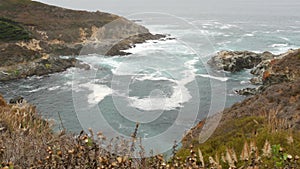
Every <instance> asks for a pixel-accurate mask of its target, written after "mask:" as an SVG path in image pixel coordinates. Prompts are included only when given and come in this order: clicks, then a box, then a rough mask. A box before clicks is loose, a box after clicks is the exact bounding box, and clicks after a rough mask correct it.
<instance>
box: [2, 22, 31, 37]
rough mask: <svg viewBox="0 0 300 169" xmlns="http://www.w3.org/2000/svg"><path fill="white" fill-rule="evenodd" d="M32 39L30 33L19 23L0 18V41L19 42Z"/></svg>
mask: <svg viewBox="0 0 300 169" xmlns="http://www.w3.org/2000/svg"><path fill="white" fill-rule="evenodd" d="M29 39H31V37H30V33H29V32H28V31H27V30H26V29H25V28H23V27H22V26H21V25H20V24H18V23H17V22H14V21H12V20H9V19H7V18H0V41H4V42H8V41H18V40H29Z"/></svg>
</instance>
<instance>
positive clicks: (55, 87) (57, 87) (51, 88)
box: [48, 86, 60, 91]
mask: <svg viewBox="0 0 300 169" xmlns="http://www.w3.org/2000/svg"><path fill="white" fill-rule="evenodd" d="M59 88H60V86H53V87H50V88H48V90H49V91H53V90H57V89H59Z"/></svg>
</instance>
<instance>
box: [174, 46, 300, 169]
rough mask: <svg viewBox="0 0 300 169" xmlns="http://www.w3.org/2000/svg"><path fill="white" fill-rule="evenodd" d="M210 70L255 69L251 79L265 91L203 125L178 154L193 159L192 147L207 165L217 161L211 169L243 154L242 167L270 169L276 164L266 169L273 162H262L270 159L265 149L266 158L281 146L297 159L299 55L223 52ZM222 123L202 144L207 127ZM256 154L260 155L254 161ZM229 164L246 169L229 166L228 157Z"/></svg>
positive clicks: (191, 133)
mask: <svg viewBox="0 0 300 169" xmlns="http://www.w3.org/2000/svg"><path fill="white" fill-rule="evenodd" d="M210 64H212V65H213V66H216V67H217V68H219V69H223V70H227V71H240V70H242V69H244V68H253V69H252V71H251V73H253V74H254V75H257V76H258V77H255V78H259V80H260V81H261V83H260V84H261V85H262V87H260V90H259V91H255V92H254V93H251V95H252V96H249V97H247V98H246V99H245V100H243V101H241V102H238V103H236V104H234V105H233V106H231V107H229V108H226V109H225V110H224V111H222V112H220V113H219V114H217V115H215V116H212V117H209V118H207V119H205V120H203V121H201V122H199V123H198V125H197V126H195V127H194V128H192V129H191V130H190V131H189V132H188V134H187V135H186V136H185V137H184V138H183V141H182V143H183V147H182V148H181V150H180V152H179V154H180V155H186V154H188V151H189V148H190V146H192V147H195V148H198V149H199V150H200V149H201V150H202V152H204V154H206V155H205V158H206V159H207V160H208V158H209V159H210V161H211V160H213V164H212V165H220V164H221V163H223V162H222V161H218V162H216V161H214V159H218V158H219V155H221V156H223V155H224V154H225V153H228V152H229V153H233V152H234V153H236V152H237V153H241V156H240V158H241V161H243V160H246V161H247V162H246V163H244V165H245V164H246V165H252V166H260V165H261V163H263V164H265V165H266V166H267V165H274V164H272V163H271V164H267V163H268V162H266V161H268V159H264V160H265V161H261V159H260V158H264V156H265V155H259V153H260V151H259V150H260V149H262V151H263V152H266V147H268V146H269V147H270V151H271V145H272V144H278V145H281V146H283V145H285V146H286V149H285V150H282V151H290V152H293V153H298V152H297V150H295V149H294V148H292V147H293V146H295V147H299V142H298V141H299V129H300V87H299V84H300V49H296V50H290V51H288V52H287V53H284V54H281V55H272V54H271V53H269V52H264V53H262V54H257V53H253V52H248V51H244V52H232V51H223V52H220V53H218V54H217V55H216V56H215V57H213V58H212V60H211V61H210ZM248 90H249V89H248ZM247 94H249V92H248V93H247ZM219 117H221V120H220V122H219V124H218V127H217V128H216V130H215V132H214V133H213V135H212V136H211V137H210V138H208V140H205V142H201V139H203V138H199V136H200V133H201V132H204V133H205V131H206V130H209V126H205V123H206V122H207V121H210V122H218V120H216V119H218V118H219ZM202 136H203V135H202ZM204 139H205V138H204ZM291 140H292V142H291ZM199 141H200V142H199ZM294 142H295V143H294ZM249 146H250V147H249ZM289 147H290V148H289ZM248 148H249V151H248ZM253 148H254V150H253ZM272 148H273V147H272ZM251 149H252V150H251ZM247 151H248V152H247ZM251 151H254V153H256V155H254V156H252V155H253V154H252V153H251ZM237 155H239V154H237ZM229 156H231V155H229ZM230 158H231V157H230ZM250 158H253V159H255V161H251V160H250ZM258 158H259V159H258ZM224 160H225V161H224V162H225V163H227V164H228V165H229V166H231V167H233V166H236V165H237V164H238V163H239V165H241V161H240V160H239V159H237V160H236V161H235V162H233V163H230V162H229V161H228V157H227V155H226V158H225V157H224ZM248 160H249V161H248ZM269 167H270V166H269Z"/></svg>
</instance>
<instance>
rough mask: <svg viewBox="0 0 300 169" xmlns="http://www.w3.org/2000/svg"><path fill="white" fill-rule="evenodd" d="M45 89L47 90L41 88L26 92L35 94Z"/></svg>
mask: <svg viewBox="0 0 300 169" xmlns="http://www.w3.org/2000/svg"><path fill="white" fill-rule="evenodd" d="M44 89H46V87H40V88H37V89H33V90H29V91H26V92H28V93H35V92H38V91H40V90H44Z"/></svg>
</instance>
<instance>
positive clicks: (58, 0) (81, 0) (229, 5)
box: [36, 0, 300, 16]
mask: <svg viewBox="0 0 300 169" xmlns="http://www.w3.org/2000/svg"><path fill="white" fill-rule="evenodd" d="M36 1H40V2H44V3H47V4H52V5H56V6H62V7H66V8H71V9H80V10H89V11H96V10H99V11H103V12H110V13H114V14H119V15H123V16H126V15H130V14H132V13H139V12H164V13H170V14H174V15H179V16H180V15H188V14H197V13H224V14H234V13H235V14H238V13H240V14H244V15H247V14H249V15H255V14H257V15H268V14H278V15H287V16H289V15H290V16H293V15H297V16H299V13H300V12H299V9H300V1H299V0H206V1H203V0H36Z"/></svg>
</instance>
